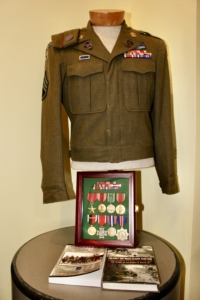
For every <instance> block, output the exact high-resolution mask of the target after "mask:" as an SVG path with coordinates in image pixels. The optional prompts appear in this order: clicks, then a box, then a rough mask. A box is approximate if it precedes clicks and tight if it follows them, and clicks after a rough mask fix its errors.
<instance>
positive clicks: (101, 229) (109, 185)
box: [75, 172, 136, 247]
mask: <svg viewBox="0 0 200 300" xmlns="http://www.w3.org/2000/svg"><path fill="white" fill-rule="evenodd" d="M76 198H77V199H76V234H75V243H76V245H91V246H99V247H102V246H105V247H135V240H136V237H135V209H134V207H135V173H134V172H98V173H97V172H78V173H77V197H76Z"/></svg>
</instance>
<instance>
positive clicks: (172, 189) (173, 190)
mask: <svg viewBox="0 0 200 300" xmlns="http://www.w3.org/2000/svg"><path fill="white" fill-rule="evenodd" d="M160 187H161V190H162V193H163V194H167V195H173V194H177V193H179V192H180V189H179V184H178V178H172V179H171V180H170V181H169V182H166V183H160Z"/></svg>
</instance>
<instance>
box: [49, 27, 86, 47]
mask: <svg viewBox="0 0 200 300" xmlns="http://www.w3.org/2000/svg"><path fill="white" fill-rule="evenodd" d="M79 31H80V29H72V30H69V31H65V32H62V33H59V34H55V35H52V37H51V39H52V44H53V47H55V48H61V49H63V48H67V47H69V46H72V45H74V44H76V43H78V36H79Z"/></svg>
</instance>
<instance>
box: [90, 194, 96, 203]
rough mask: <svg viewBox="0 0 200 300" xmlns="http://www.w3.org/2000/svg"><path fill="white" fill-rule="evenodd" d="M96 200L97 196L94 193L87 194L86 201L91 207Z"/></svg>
mask: <svg viewBox="0 0 200 300" xmlns="http://www.w3.org/2000/svg"><path fill="white" fill-rule="evenodd" d="M96 200H97V194H96V193H88V201H89V202H90V204H91V205H92V204H93V203H94V202H95V201H96Z"/></svg>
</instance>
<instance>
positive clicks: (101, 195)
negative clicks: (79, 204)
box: [96, 193, 107, 203]
mask: <svg viewBox="0 0 200 300" xmlns="http://www.w3.org/2000/svg"><path fill="white" fill-rule="evenodd" d="M96 195H97V200H99V201H100V202H101V203H103V202H104V201H106V198H107V194H106V193H97V194H96Z"/></svg>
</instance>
